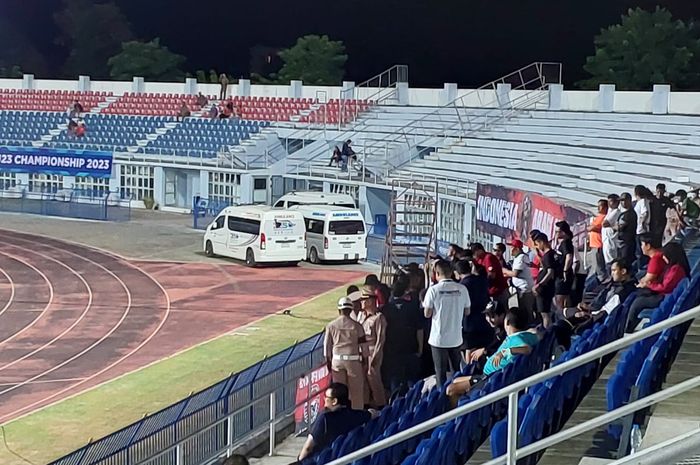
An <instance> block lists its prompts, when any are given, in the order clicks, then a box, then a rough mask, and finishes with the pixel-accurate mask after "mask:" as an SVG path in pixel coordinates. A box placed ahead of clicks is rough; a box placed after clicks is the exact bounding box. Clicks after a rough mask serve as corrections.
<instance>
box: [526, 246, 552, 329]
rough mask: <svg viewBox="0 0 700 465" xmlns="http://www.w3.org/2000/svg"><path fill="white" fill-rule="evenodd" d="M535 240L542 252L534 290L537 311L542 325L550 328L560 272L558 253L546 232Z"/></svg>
mask: <svg viewBox="0 0 700 465" xmlns="http://www.w3.org/2000/svg"><path fill="white" fill-rule="evenodd" d="M534 242H535V247H537V250H539V252H540V269H539V272H538V273H537V282H536V284H535V286H534V287H533V288H532V292H533V293H534V294H535V303H536V306H537V312H538V313H539V314H540V317H541V318H542V326H544V327H545V328H549V327H550V326H551V325H552V316H551V313H552V300H553V299H554V296H555V294H556V284H555V283H556V278H557V274H558V273H557V269H558V267H557V259H556V253H555V252H554V250H553V249H552V247H551V245H550V244H549V238H548V237H547V235H546V234H545V233H539V234H538V235H537V236H536V237H535V238H534Z"/></svg>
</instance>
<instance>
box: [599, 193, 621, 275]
mask: <svg viewBox="0 0 700 465" xmlns="http://www.w3.org/2000/svg"><path fill="white" fill-rule="evenodd" d="M621 214H622V211H621V210H620V196H619V195H617V194H610V195H609V196H608V213H607V214H606V215H605V219H604V220H603V229H602V230H601V237H602V239H603V259H604V260H605V267H606V275H608V268H609V267H610V265H611V264H612V262H613V260H615V259H616V258H617V247H618V242H617V221H618V220H619V218H620V215H621Z"/></svg>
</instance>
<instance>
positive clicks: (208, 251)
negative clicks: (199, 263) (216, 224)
mask: <svg viewBox="0 0 700 465" xmlns="http://www.w3.org/2000/svg"><path fill="white" fill-rule="evenodd" d="M204 255H206V256H207V257H213V256H214V245H213V244H212V243H211V241H207V243H206V245H205V246H204Z"/></svg>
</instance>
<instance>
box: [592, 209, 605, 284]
mask: <svg viewBox="0 0 700 465" xmlns="http://www.w3.org/2000/svg"><path fill="white" fill-rule="evenodd" d="M607 214H608V201H607V200H606V199H600V200H598V214H597V215H596V216H594V217H593V218H591V224H590V225H589V226H588V247H589V248H590V250H591V252H590V256H591V261H592V263H593V265H592V266H591V274H593V275H595V277H596V278H598V281H600V282H603V281H605V278H606V275H607V273H606V272H605V258H604V256H603V236H602V231H603V221H604V220H605V216H606V215H607Z"/></svg>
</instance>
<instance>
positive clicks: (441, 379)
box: [423, 260, 471, 387]
mask: <svg viewBox="0 0 700 465" xmlns="http://www.w3.org/2000/svg"><path fill="white" fill-rule="evenodd" d="M435 271H436V277H437V280H438V282H437V284H435V285H434V286H431V287H430V288H429V289H428V290H427V291H426V293H425V299H424V300H423V312H424V314H425V317H426V318H430V319H431V326H430V338H429V339H428V343H429V344H430V348H431V352H432V355H433V363H434V364H435V377H436V380H437V385H438V386H439V387H440V386H442V385H443V384H444V383H445V381H446V380H447V372H448V371H450V369H451V370H452V371H453V372H455V371H457V370H458V369H459V366H460V352H459V351H460V348H461V346H462V343H463V339H462V319H463V318H464V317H465V316H467V315H469V309H470V307H471V302H470V300H469V292H468V291H467V288H466V287H464V286H462V285H461V284H459V283H456V282H454V281H453V280H452V279H451V275H452V268H451V266H450V264H449V263H448V262H446V261H444V260H439V261H438V262H437V263H436V264H435Z"/></svg>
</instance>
